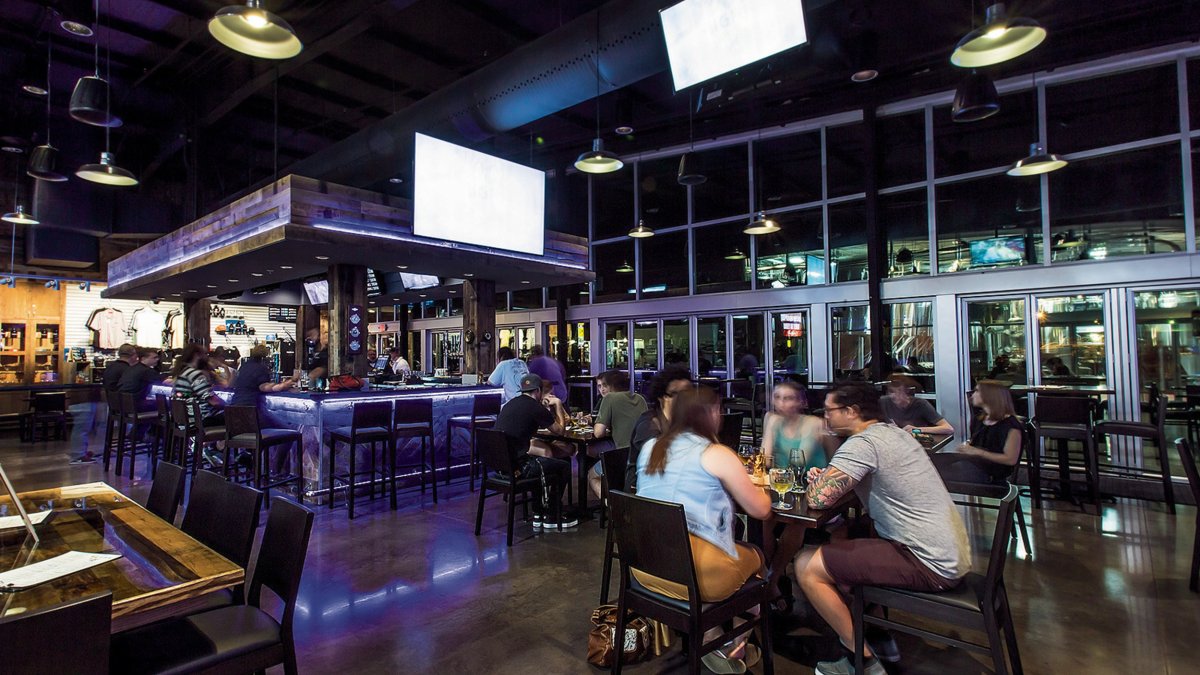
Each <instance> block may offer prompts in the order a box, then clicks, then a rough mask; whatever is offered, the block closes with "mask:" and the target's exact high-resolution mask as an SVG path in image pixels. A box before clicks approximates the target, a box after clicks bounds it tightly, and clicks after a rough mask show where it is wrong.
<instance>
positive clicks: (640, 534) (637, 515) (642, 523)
mask: <svg viewBox="0 0 1200 675" xmlns="http://www.w3.org/2000/svg"><path fill="white" fill-rule="evenodd" d="M608 507H609V509H610V511H611V516H610V517H611V519H612V524H613V538H614V540H615V541H616V545H617V555H618V557H619V559H620V561H621V586H620V589H621V590H620V594H619V595H618V596H617V627H616V630H615V631H614V632H613V634H614V635H624V634H625V623H626V620H627V613H629V612H632V613H634V614H637V615H639V616H643V617H646V618H648V619H654V620H656V621H658V622H660V623H662V624H665V625H666V626H668V627H670V628H673V629H675V630H677V631H679V632H681V633H683V634H684V635H685V636H686V637H687V639H688V649H687V653H688V671H689V672H690V673H693V674H697V673H699V672H700V657H701V656H703V655H705V654H707V653H709V652H711V651H712V650H714V649H716V648H717V647H720V646H721V645H722V644H725V643H726V642H728V641H730V640H732V639H734V638H736V637H739V636H741V635H743V634H745V633H748V632H749V631H751V630H753V629H755V628H758V629H759V640H760V641H761V642H760V644H761V651H762V665H763V672H764V673H766V674H767V675H772V674H773V673H774V672H775V664H774V659H773V655H772V653H771V627H770V616H771V612H770V603H771V596H772V594H773V591H772V588H771V584H770V583H769V582H768V581H767V577H768V574H767V569H766V565H765V564H764V565H763V566H762V567H761V568H760V569H759V571H758V574H756V575H754V576H752V577H750V578H749V579H747V580H746V583H745V584H743V585H742V587H741V588H740V589H738V590H737V591H735V592H734V593H733V595H731V596H729V597H728V598H726V599H724V600H722V601H720V602H703V601H702V600H701V599H700V586H699V583H698V582H697V580H696V567H695V564H694V563H693V560H692V547H691V542H690V539H689V537H688V529H687V520H686V519H685V518H684V514H683V505H682V504H675V503H672V502H663V501H658V500H655V499H647V498H645V497H638V496H636V495H631V494H629V493H627V492H622V491H620V490H613V491H611V492H609V493H608ZM634 569H636V570H638V571H639V572H642V573H645V574H649V575H652V576H655V577H658V578H659V579H663V580H665V581H671V582H675V583H677V584H680V585H682V586H683V587H684V588H686V589H687V595H688V599H687V600H677V599H675V598H671V597H668V596H665V595H661V594H659V593H655V592H654V591H651V590H650V589H648V588H646V587H645V586H643V585H642V584H641V583H639V582H638V580H637V579H636V578H635V577H634V576H633V574H632V570H634ZM756 607H757V608H758V615H757V616H754V615H749V614H748V613H749V612H750V611H751V610H753V609H754V608H756ZM739 616H741V617H745V618H747V619H748V620H747V621H746V622H745V623H743V624H741V625H740V626H737V627H735V628H724V626H726V625H727V623H728V622H730V621H731V620H732V619H733V618H735V617H739ZM718 626H720V627H722V633H721V635H719V636H717V637H715V638H713V639H711V640H705V639H704V637H703V636H704V633H705V631H707V630H709V629H710V628H714V627H718ZM621 665H622V664H621V659H620V658H614V659H613V664H612V672H613V673H620V672H621ZM858 672H862V671H861V670H859V671H858Z"/></svg>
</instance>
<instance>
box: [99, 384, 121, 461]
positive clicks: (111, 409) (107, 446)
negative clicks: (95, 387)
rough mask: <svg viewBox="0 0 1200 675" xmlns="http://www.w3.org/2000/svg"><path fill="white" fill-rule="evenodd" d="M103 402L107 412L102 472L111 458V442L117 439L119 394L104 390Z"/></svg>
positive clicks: (119, 414) (119, 408)
mask: <svg viewBox="0 0 1200 675" xmlns="http://www.w3.org/2000/svg"><path fill="white" fill-rule="evenodd" d="M104 403H105V405H106V406H107V407H108V414H107V415H105V417H104V450H103V456H104V472H105V473H108V465H109V462H110V461H111V460H112V454H113V442H114V441H116V440H117V433H116V431H117V423H118V421H120V419H121V396H120V394H111V393H109V392H108V390H105V392H104Z"/></svg>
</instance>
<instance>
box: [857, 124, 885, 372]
mask: <svg viewBox="0 0 1200 675" xmlns="http://www.w3.org/2000/svg"><path fill="white" fill-rule="evenodd" d="M863 136H864V138H863V142H864V145H865V146H866V150H867V156H866V161H865V162H864V163H863V165H864V169H865V171H864V174H863V188H864V189H865V191H866V199H865V200H864V203H863V211H864V216H865V219H866V221H867V222H866V225H867V307H868V308H869V309H870V311H871V321H870V324H869V325H870V329H871V377H872V378H873V379H874V381H876V382H879V381H880V380H882V379H883V378H884V377H886V376H887V374H888V373H889V372H890V371H891V368H892V364H891V362H890V361H891V356H892V355H891V353H890V348H891V345H890V344H888V337H889V334H890V333H891V315H890V314H889V313H888V312H886V311H885V309H886V308H885V307H884V306H883V289H882V288H881V282H882V281H883V276H884V274H886V273H887V241H885V239H886V238H885V236H884V231H883V225H882V224H881V223H880V222H879V162H880V157H879V139H878V121H877V118H876V116H875V105H874V104H873V103H872V104H870V105H867V106H866V107H865V108H864V109H863Z"/></svg>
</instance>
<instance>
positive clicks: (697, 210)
mask: <svg viewBox="0 0 1200 675" xmlns="http://www.w3.org/2000/svg"><path fill="white" fill-rule="evenodd" d="M694 157H695V160H696V166H697V168H698V169H699V170H700V173H702V174H704V175H705V177H707V178H708V180H706V181H705V182H704V183H702V184H700V185H697V186H695V187H693V188H692V222H695V223H702V222H705V221H707V220H716V219H718V218H728V217H730V216H738V215H742V214H746V215H747V216H748V215H749V214H750V166H749V161H750V158H749V156H748V155H747V150H746V146H745V145H731V146H728V147H724V148H716V149H713V150H705V151H704V152H697V153H696V154H695V156H694Z"/></svg>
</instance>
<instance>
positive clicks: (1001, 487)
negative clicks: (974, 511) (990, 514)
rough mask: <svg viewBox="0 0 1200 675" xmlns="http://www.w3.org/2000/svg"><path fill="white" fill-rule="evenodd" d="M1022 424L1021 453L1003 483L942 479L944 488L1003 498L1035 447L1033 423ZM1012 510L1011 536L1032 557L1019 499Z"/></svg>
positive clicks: (982, 505)
mask: <svg viewBox="0 0 1200 675" xmlns="http://www.w3.org/2000/svg"><path fill="white" fill-rule="evenodd" d="M1022 426H1023V429H1022V437H1021V454H1020V455H1018V456H1017V463H1016V464H1014V465H1013V467H1012V471H1010V472H1009V474H1008V480H1007V481H1006V482H1004V483H1003V484H997V483H966V482H958V481H944V482H945V483H946V490H947V491H948V492H949V493H950V494H952V495H966V496H969V497H980V498H984V499H998V500H1003V499H1004V497H1005V496H1007V495H1008V488H1009V487H1010V486H1012V485H1016V484H1017V475H1018V474H1019V473H1020V471H1021V458H1022V457H1029V456H1030V455H1031V454H1032V453H1033V452H1034V451H1035V450H1036V449H1037V441H1036V435H1035V432H1034V428H1033V424H1031V423H1030V422H1025V423H1023V425H1022ZM1031 471H1032V469H1031ZM943 480H944V479H943ZM954 503H955V504H958V505H959V506H966V507H968V508H972V507H973V508H988V509H998V508H1000V506H999V505H993V504H990V503H987V504H985V503H980V502H963V501H959V500H957V499H956V500H955V501H954ZM1014 511H1015V512H1016V518H1017V527H1016V529H1015V530H1014V531H1013V538H1014V539H1015V538H1016V537H1017V536H1018V535H1019V536H1020V537H1021V540H1022V541H1023V542H1024V545H1025V554H1026V556H1027V557H1029V558H1031V559H1032V558H1033V541H1032V540H1031V539H1030V537H1029V525H1028V524H1027V523H1026V522H1025V511H1024V509H1022V508H1021V502H1020V500H1018V501H1017V507H1016V509H1014Z"/></svg>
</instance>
